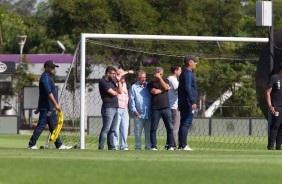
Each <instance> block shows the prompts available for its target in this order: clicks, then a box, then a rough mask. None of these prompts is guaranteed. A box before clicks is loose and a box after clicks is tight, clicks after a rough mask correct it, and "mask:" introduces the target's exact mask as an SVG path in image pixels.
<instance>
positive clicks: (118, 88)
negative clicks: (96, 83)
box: [107, 81, 122, 96]
mask: <svg viewBox="0 0 282 184" xmlns="http://www.w3.org/2000/svg"><path fill="white" fill-rule="evenodd" d="M117 85H118V86H117V90H116V91H115V90H113V89H112V88H110V89H108V91H107V93H109V94H110V95H112V96H117V95H118V94H122V84H121V82H120V81H119V82H117Z"/></svg>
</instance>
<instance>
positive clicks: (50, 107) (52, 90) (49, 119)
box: [28, 60, 72, 149]
mask: <svg viewBox="0 0 282 184" xmlns="http://www.w3.org/2000/svg"><path fill="white" fill-rule="evenodd" d="M56 67H59V66H58V65H56V64H55V63H54V62H53V61H51V60H49V61H46V62H45V63H44V69H45V71H44V73H43V74H42V75H41V77H40V80H39V100H38V107H37V109H36V111H35V113H38V112H39V120H38V124H37V126H36V127H35V129H34V132H33V135H32V136H31V138H30V140H29V143H28V148H29V149H37V147H36V142H37V140H38V138H39V137H40V135H41V133H42V131H43V130H44V128H45V126H46V124H48V126H49V130H50V132H51V133H52V132H53V130H54V129H55V127H56V124H57V121H58V115H57V111H61V107H60V105H59V104H58V93H57V89H56V86H55V83H54V81H53V80H52V78H51V76H53V75H55V73H56V69H55V68H56ZM56 110H57V111H56ZM55 146H56V148H58V149H70V148H72V146H65V145H63V144H62V142H61V140H60V137H58V138H57V140H56V142H55Z"/></svg>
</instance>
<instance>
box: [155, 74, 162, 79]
mask: <svg viewBox="0 0 282 184" xmlns="http://www.w3.org/2000/svg"><path fill="white" fill-rule="evenodd" d="M154 77H155V78H157V79H161V78H162V76H161V75H160V73H155V74H154Z"/></svg>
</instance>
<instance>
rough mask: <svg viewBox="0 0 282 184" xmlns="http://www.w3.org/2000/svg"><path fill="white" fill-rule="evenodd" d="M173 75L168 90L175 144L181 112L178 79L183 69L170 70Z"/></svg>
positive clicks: (175, 67) (172, 68)
mask: <svg viewBox="0 0 282 184" xmlns="http://www.w3.org/2000/svg"><path fill="white" fill-rule="evenodd" d="M170 71H171V75H170V76H169V77H168V78H167V79H168V81H169V85H170V87H171V89H170V90H168V97H169V105H170V108H171V112H172V124H173V137H174V141H175V143H177V140H178V131H179V126H180V111H179V110H178V92H177V91H178V85H179V82H178V77H179V75H180V74H181V71H182V70H181V67H180V66H177V65H174V66H172V67H171V68H170Z"/></svg>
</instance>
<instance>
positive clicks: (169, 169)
mask: <svg viewBox="0 0 282 184" xmlns="http://www.w3.org/2000/svg"><path fill="white" fill-rule="evenodd" d="M29 138H30V135H0V164H1V166H0V178H1V179H0V184H8V183H11V184H12V183H15V184H18V183H19V184H31V183H36V184H41V183H46V184H47V183H48V184H49V183H62V184H64V183H79V184H82V183H85V184H86V183H87V184H89V183H103V184H107V183H111V184H112V183H123V184H124V183H140V184H141V183H142V184H143V183H145V184H150V183H152V184H153V183H154V184H159V183H160V184H164V183H228V184H232V183H234V184H241V183H248V184H249V183H256V184H258V183H267V184H269V183H279V182H280V181H281V179H282V174H281V169H282V152H280V151H267V150H252V151H247V150H244V151H227V150H220V149H219V150H195V151H191V152H187V151H165V150H161V151H145V150H144V151H135V150H129V151H107V150H104V151H98V150H92V149H91V150H90V149H86V150H56V149H48V150H47V149H45V150H27V148H26V147H27V143H28V140H29ZM45 140H46V135H43V136H42V137H41V138H40V140H39V142H38V146H40V145H44V143H45Z"/></svg>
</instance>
